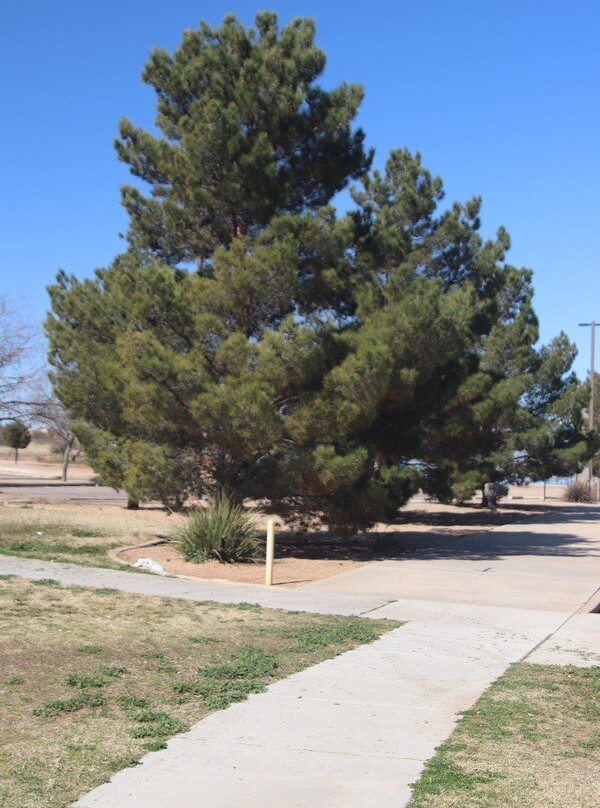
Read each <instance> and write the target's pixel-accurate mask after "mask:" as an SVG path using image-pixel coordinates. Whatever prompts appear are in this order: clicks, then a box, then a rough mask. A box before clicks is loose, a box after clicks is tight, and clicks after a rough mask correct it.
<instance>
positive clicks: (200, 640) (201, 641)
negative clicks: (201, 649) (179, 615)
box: [188, 637, 221, 645]
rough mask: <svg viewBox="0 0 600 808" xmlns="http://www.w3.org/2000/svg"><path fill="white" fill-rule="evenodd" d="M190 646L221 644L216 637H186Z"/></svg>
mask: <svg viewBox="0 0 600 808" xmlns="http://www.w3.org/2000/svg"><path fill="white" fill-rule="evenodd" d="M188 639H189V641H190V642H191V643H192V645H212V644H213V643H216V642H221V641H220V640H219V639H217V638H216V637H188Z"/></svg>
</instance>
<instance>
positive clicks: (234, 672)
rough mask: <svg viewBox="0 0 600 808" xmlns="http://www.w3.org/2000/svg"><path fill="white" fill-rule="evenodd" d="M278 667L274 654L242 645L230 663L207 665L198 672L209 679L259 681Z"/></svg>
mask: <svg viewBox="0 0 600 808" xmlns="http://www.w3.org/2000/svg"><path fill="white" fill-rule="evenodd" d="M278 667H279V661H278V659H277V657H276V656H275V655H274V654H270V653H269V652H268V651H263V649H262V648H257V647H256V646H254V645H244V646H242V647H241V648H240V650H239V651H238V652H237V654H236V655H235V657H234V659H233V661H232V662H228V663H221V664H219V663H216V664H212V665H208V666H206V667H204V668H200V670H199V671H198V672H199V673H200V674H201V675H202V676H205V677H207V678H210V679H260V678H263V677H266V676H270V675H271V674H273V673H274V672H275V670H276V669H277V668H278Z"/></svg>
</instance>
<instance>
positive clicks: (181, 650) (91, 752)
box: [0, 576, 398, 808]
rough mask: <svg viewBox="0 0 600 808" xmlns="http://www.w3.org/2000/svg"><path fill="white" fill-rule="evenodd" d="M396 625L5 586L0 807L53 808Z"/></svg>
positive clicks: (8, 580)
mask: <svg viewBox="0 0 600 808" xmlns="http://www.w3.org/2000/svg"><path fill="white" fill-rule="evenodd" d="M397 625H398V623H395V622H393V621H385V620H379V621H377V620H363V619H360V618H343V617H330V616H321V615H310V614H303V613H302V614H300V613H297V614H292V613H287V612H281V611H276V610H270V609H261V608H260V607H257V606H252V605H249V604H242V605H239V606H224V605H220V604H216V603H200V604H197V603H188V602H185V601H179V600H174V599H163V598H155V597H145V596H138V595H129V594H125V593H120V592H116V591H115V590H110V589H108V590H91V589H89V590H88V589H82V588H79V587H61V586H60V585H58V584H57V583H56V582H55V581H51V580H46V581H37V582H27V581H24V580H22V579H20V578H14V577H6V576H4V578H3V579H2V580H0V805H2V807H3V808H59V806H66V805H68V804H69V803H70V802H71V801H73V800H74V799H76V798H77V797H78V796H80V795H81V794H83V793H85V792H87V791H88V790H89V789H91V788H93V787H94V786H96V785H98V784H100V783H102V782H104V781H106V780H107V779H108V778H109V777H110V775H111V774H112V773H113V772H115V771H118V770H119V769H122V768H123V767H125V766H129V765H133V764H134V763H135V762H136V761H137V760H139V758H140V757H141V756H142V755H143V754H144V753H145V752H146V751H148V750H152V749H157V748H160V747H161V746H163V745H164V743H165V741H166V740H167V739H168V738H169V737H170V736H172V735H174V734H176V733H178V732H182V731H183V730H185V729H186V728H187V727H189V726H190V725H191V724H193V723H194V722H196V721H198V720H199V719H201V718H202V717H204V716H205V715H207V714H208V713H209V712H211V711H213V710H218V709H221V708H224V707H226V706H227V705H229V704H230V703H232V702H234V701H240V700H242V699H244V698H245V697H246V696H247V695H248V694H249V693H253V692H260V691H261V690H263V689H264V688H265V686H266V685H267V684H268V683H269V682H272V681H274V680H276V679H280V678H283V677H284V676H288V675H289V674H291V673H293V672H295V671H298V670H301V669H303V668H305V667H307V666H309V665H313V664H315V663H317V662H320V661H321V660H323V659H327V658H329V657H332V656H335V655H336V654H338V653H341V652H343V651H346V650H349V649H350V648H354V647H356V646H357V645H360V644H362V643H367V642H371V641H373V640H374V639H376V638H377V637H378V636H379V635H380V634H382V633H384V632H386V631H389V630H390V629H391V628H394V627H396V626H397Z"/></svg>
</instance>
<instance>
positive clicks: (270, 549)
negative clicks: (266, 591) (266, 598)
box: [265, 519, 275, 586]
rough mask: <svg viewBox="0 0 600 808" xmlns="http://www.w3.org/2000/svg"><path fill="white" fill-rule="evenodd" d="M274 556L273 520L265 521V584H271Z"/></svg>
mask: <svg viewBox="0 0 600 808" xmlns="http://www.w3.org/2000/svg"><path fill="white" fill-rule="evenodd" d="M274 556H275V520H274V519H269V521H268V522H267V564H266V567H265V586H273V558H274Z"/></svg>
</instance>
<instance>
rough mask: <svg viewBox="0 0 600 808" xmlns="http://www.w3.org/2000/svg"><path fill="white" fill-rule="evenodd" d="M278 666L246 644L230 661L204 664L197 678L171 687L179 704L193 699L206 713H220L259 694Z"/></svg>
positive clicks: (265, 655) (272, 659)
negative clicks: (201, 704) (197, 699)
mask: <svg viewBox="0 0 600 808" xmlns="http://www.w3.org/2000/svg"><path fill="white" fill-rule="evenodd" d="M278 667H279V661H278V659H277V657H276V656H275V655H274V654H271V653H268V652H267V651H263V650H262V649H261V648H256V647H255V646H252V645H245V646H243V647H242V648H240V650H239V651H238V652H237V654H236V655H235V657H234V659H233V660H232V661H231V662H228V663H217V662H214V663H211V664H209V665H206V666H205V667H203V668H200V669H199V670H198V676H199V678H198V679H194V680H191V681H181V682H174V683H173V685H172V688H173V691H174V692H175V693H177V694H178V695H179V696H180V700H181V702H182V703H183V702H185V701H188V700H189V699H191V698H193V697H195V696H196V697H200V698H202V700H203V703H204V705H205V706H206V707H207V708H208V709H209V710H222V709H224V708H225V707H228V706H229V705H230V704H232V703H233V702H236V701H243V700H244V699H245V698H246V697H247V696H248V695H249V694H250V693H262V692H263V691H264V690H265V687H266V684H267V682H268V680H269V677H271V676H272V675H273V674H274V673H275V671H276V670H277V668H278Z"/></svg>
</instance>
